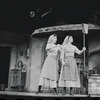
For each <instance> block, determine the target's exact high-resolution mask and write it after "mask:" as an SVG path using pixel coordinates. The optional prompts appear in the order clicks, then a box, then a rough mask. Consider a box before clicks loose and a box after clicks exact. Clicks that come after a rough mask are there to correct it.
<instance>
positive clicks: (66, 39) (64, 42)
mask: <svg viewBox="0 0 100 100" xmlns="http://www.w3.org/2000/svg"><path fill="white" fill-rule="evenodd" d="M69 37H70V36H66V37H65V39H64V41H63V43H62V45H66V44H67V43H68V40H69Z"/></svg>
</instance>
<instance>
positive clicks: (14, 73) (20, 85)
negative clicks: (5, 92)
mask: <svg viewBox="0 0 100 100" xmlns="http://www.w3.org/2000/svg"><path fill="white" fill-rule="evenodd" d="M10 79H11V81H10V87H11V89H12V90H16V91H24V89H25V81H26V72H22V70H19V69H12V70H11V72H10Z"/></svg>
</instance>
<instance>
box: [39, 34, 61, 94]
mask: <svg viewBox="0 0 100 100" xmlns="http://www.w3.org/2000/svg"><path fill="white" fill-rule="evenodd" d="M56 41H57V35H56V34H53V35H51V36H50V37H49V39H48V42H47V46H46V51H47V54H48V56H47V57H46V60H45V62H44V64H43V67H42V70H41V74H40V80H39V84H38V85H39V86H38V92H37V93H39V92H41V87H42V86H43V87H48V88H53V89H54V92H53V94H57V91H56V88H57V81H58V51H59V50H60V45H56V44H55V43H56Z"/></svg>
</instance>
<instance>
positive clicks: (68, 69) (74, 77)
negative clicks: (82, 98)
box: [59, 57, 80, 87]
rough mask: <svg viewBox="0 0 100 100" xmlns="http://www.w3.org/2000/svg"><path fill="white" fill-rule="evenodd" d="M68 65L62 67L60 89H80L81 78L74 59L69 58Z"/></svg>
mask: <svg viewBox="0 0 100 100" xmlns="http://www.w3.org/2000/svg"><path fill="white" fill-rule="evenodd" d="M66 60H67V64H66V65H62V67H61V73H60V79H59V86H60V87H80V78H79V73H78V69H77V65H76V59H75V58H74V57H67V58H66V59H65V61H66Z"/></svg>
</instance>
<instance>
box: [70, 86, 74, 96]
mask: <svg viewBox="0 0 100 100" xmlns="http://www.w3.org/2000/svg"><path fill="white" fill-rule="evenodd" d="M73 90H74V88H73V87H70V95H74V91H73Z"/></svg>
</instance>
